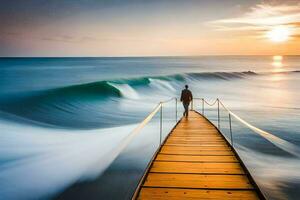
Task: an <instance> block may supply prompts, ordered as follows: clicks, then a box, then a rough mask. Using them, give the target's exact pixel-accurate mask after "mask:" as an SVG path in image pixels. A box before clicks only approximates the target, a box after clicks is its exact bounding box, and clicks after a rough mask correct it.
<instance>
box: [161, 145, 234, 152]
mask: <svg viewBox="0 0 300 200" xmlns="http://www.w3.org/2000/svg"><path fill="white" fill-rule="evenodd" d="M161 150H162V151H164V150H166V151H168V150H170V151H178V152H180V151H231V148H230V147H228V146H201V147H196V146H194V147H188V146H163V147H162V149H161Z"/></svg>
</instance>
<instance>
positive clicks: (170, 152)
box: [135, 111, 260, 200]
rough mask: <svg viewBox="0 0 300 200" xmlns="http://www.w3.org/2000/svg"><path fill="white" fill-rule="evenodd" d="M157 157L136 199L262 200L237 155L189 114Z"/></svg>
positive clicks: (196, 116)
mask: <svg viewBox="0 0 300 200" xmlns="http://www.w3.org/2000/svg"><path fill="white" fill-rule="evenodd" d="M189 115H190V116H189V118H188V119H186V118H183V119H182V120H181V121H180V122H179V123H178V124H177V126H176V127H175V128H174V129H173V131H172V132H171V133H170V135H169V136H168V138H167V139H166V141H165V143H164V144H163V145H162V147H161V149H160V150H159V152H158V154H156V157H155V159H154V160H153V162H152V164H151V166H150V168H149V170H148V171H147V173H146V174H145V177H144V180H143V181H142V182H141V184H140V186H139V188H138V189H137V192H136V196H135V198H137V199H178V200H179V199H180V200H181V199H222V200H227V199H228V200H229V199H231V200H234V199H243V200H250V199H260V195H259V191H258V189H257V187H256V186H255V184H254V182H253V181H250V180H251V178H250V177H249V176H248V174H247V170H246V169H245V168H244V167H243V164H242V163H241V161H240V160H239V159H238V156H237V155H236V154H235V152H234V151H233V150H232V148H231V147H230V145H229V144H228V143H227V142H226V141H225V139H224V138H223V136H222V135H221V134H220V133H219V132H218V130H217V129H216V128H215V127H214V126H213V125H212V124H211V123H210V122H209V121H208V120H207V119H205V118H204V117H203V116H201V115H200V114H198V113H196V112H194V111H190V113H189Z"/></svg>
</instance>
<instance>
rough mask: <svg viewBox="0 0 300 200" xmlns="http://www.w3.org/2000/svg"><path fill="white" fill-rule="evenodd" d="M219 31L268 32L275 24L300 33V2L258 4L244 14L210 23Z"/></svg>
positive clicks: (296, 33) (294, 32)
mask: <svg viewBox="0 0 300 200" xmlns="http://www.w3.org/2000/svg"><path fill="white" fill-rule="evenodd" d="M209 24H210V25H212V26H214V27H215V28H216V29H217V30H219V31H236V32H243V31H247V32H249V31H253V32H256V33H258V32H261V31H263V32H266V31H269V30H270V29H271V28H272V27H274V26H286V27H288V28H290V29H292V30H293V34H295V35H298V34H299V33H300V3H294V4H290V5H287V4H280V5H270V4H258V5H256V6H254V7H252V8H250V10H249V11H248V12H246V13H244V14H243V15H241V16H239V17H235V18H228V19H221V20H216V21H212V22H210V23H209Z"/></svg>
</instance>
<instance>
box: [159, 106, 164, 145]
mask: <svg viewBox="0 0 300 200" xmlns="http://www.w3.org/2000/svg"><path fill="white" fill-rule="evenodd" d="M160 104H161V105H160V123H159V124H160V131H159V132H160V134H159V146H160V145H161V141H162V114H163V110H162V108H163V104H162V102H161V103H160Z"/></svg>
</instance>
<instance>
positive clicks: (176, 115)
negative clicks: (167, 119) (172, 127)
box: [175, 98, 178, 122]
mask: <svg viewBox="0 0 300 200" xmlns="http://www.w3.org/2000/svg"><path fill="white" fill-rule="evenodd" d="M175 112H176V114H175V120H176V122H177V117H178V114H177V98H175Z"/></svg>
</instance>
